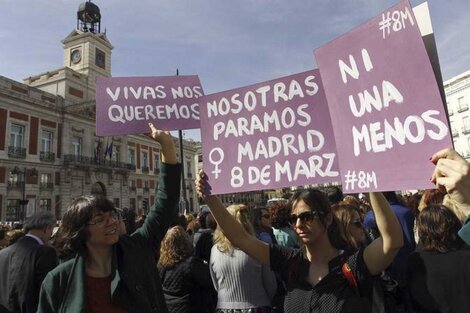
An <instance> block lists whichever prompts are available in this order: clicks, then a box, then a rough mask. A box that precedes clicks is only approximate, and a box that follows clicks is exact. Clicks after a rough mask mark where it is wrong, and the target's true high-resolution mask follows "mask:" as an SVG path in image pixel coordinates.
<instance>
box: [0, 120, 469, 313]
mask: <svg viewBox="0 0 470 313" xmlns="http://www.w3.org/2000/svg"><path fill="white" fill-rule="evenodd" d="M149 127H150V130H151V133H150V136H151V137H152V138H154V139H155V140H156V141H157V142H159V143H160V145H161V146H162V165H161V169H160V174H159V184H158V186H159V187H158V193H157V197H156V202H155V205H154V206H152V208H151V209H150V211H149V212H148V214H147V215H146V216H144V217H143V218H142V217H139V218H138V219H136V216H135V214H132V212H129V210H120V209H118V208H116V207H115V206H114V205H113V203H112V202H111V201H109V200H108V199H106V198H105V197H102V196H97V195H89V196H81V197H79V198H77V199H75V200H74V201H73V203H72V204H71V205H70V207H69V208H68V209H67V211H66V212H65V213H64V215H63V218H62V220H61V221H60V226H59V227H58V228H57V229H56V231H55V232H54V235H53V230H54V228H55V226H56V223H57V221H56V220H55V218H54V216H53V215H52V214H51V213H49V212H40V213H38V214H35V215H33V216H32V217H30V218H29V219H28V220H27V221H26V222H25V224H24V225H22V226H23V227H22V229H12V228H11V227H7V226H1V227H0V273H1V276H0V313H4V312H5V313H10V312H15V313H16V312H21V313H24V312H28V313H29V312H40V313H42V312H44V313H56V312H57V313H58V312H67V313H68V312H72V313H73V312H90V313H94V312H100V313H106V312H129V313H130V312H172V313H177V312H194V313H195V312H202V313H211V312H217V313H228V312H230V313H265V312H286V313H288V312H314V313H317V312H344V313H346V312H374V313H375V312H377V313H387V312H398V313H421V312H423V313H427V312H446V313H447V312H470V298H469V297H468V296H466V290H468V289H469V288H470V248H469V245H470V222H467V221H468V220H467V217H468V216H469V213H470V164H469V163H468V162H466V161H465V159H463V158H462V157H461V156H460V155H459V154H458V153H456V152H455V151H454V150H451V149H446V150H442V151H439V152H437V153H436V154H435V155H433V156H432V157H431V160H430V161H431V162H433V163H434V164H435V170H434V173H433V175H432V181H433V182H434V183H435V184H436V189H433V190H425V191H419V192H416V193H413V194H399V193H396V192H384V193H380V192H371V193H369V194H368V195H366V196H364V197H362V195H361V196H359V195H347V196H344V195H343V193H342V191H341V189H340V188H339V187H329V188H324V189H321V190H320V189H302V190H299V191H297V192H295V193H294V194H293V195H292V196H291V198H290V201H289V203H287V204H286V203H277V204H274V205H269V206H262V207H260V206H256V207H255V206H254V205H253V204H251V203H244V204H232V205H230V206H228V207H227V208H226V207H225V206H224V205H223V204H222V202H221V201H220V200H219V198H218V197H217V196H214V195H210V194H209V192H208V186H210V181H208V179H207V176H206V175H205V174H204V173H203V172H201V173H200V174H199V175H198V178H197V179H196V182H195V184H196V189H197V191H198V194H199V196H200V197H201V199H202V200H203V201H204V202H205V203H206V204H207V205H208V207H209V209H210V211H209V210H204V211H202V212H200V213H199V214H198V215H197V216H194V215H192V214H186V215H178V214H177V212H178V206H177V204H178V201H179V198H180V195H179V191H180V178H181V172H180V171H181V165H180V164H178V162H177V157H176V151H175V147H174V141H173V139H172V137H171V135H169V134H168V133H167V132H163V131H160V130H158V129H156V128H155V127H154V126H153V125H152V124H149ZM17 228H18V227H17Z"/></svg>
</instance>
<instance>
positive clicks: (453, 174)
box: [431, 149, 470, 245]
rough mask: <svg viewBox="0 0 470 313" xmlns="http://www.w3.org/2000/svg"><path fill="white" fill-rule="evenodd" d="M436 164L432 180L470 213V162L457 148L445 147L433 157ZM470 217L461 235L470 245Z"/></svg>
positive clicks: (432, 159) (464, 210) (432, 160)
mask: <svg viewBox="0 0 470 313" xmlns="http://www.w3.org/2000/svg"><path fill="white" fill-rule="evenodd" d="M431 162H432V163H434V164H435V165H436V167H435V168H434V172H433V174H432V178H431V181H432V182H433V183H434V184H436V187H437V188H439V189H440V190H442V191H444V192H446V193H447V195H449V197H450V199H452V201H453V202H454V203H455V204H456V205H458V206H459V208H460V210H461V211H463V212H465V215H466V216H469V215H470V164H469V163H468V162H467V161H466V160H465V159H464V158H463V157H462V156H461V155H460V154H458V153H457V152H456V151H455V150H453V149H443V150H440V151H438V152H436V153H435V154H434V155H433V156H432V157H431ZM469 221H470V218H467V220H466V221H465V224H464V225H463V226H462V229H461V230H460V231H459V236H460V237H461V238H462V239H463V240H464V241H465V242H466V243H467V245H470V222H469Z"/></svg>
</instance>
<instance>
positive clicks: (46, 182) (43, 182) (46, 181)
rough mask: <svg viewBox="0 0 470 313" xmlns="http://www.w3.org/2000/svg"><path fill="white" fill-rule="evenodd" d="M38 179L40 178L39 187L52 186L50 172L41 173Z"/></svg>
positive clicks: (50, 187)
mask: <svg viewBox="0 0 470 313" xmlns="http://www.w3.org/2000/svg"><path fill="white" fill-rule="evenodd" d="M39 179H40V181H39V188H41V189H46V188H49V189H52V188H54V185H53V184H52V174H44V173H41V177H40V178H39Z"/></svg>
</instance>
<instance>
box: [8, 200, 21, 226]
mask: <svg viewBox="0 0 470 313" xmlns="http://www.w3.org/2000/svg"><path fill="white" fill-rule="evenodd" d="M21 213H22V212H21V210H20V200H19V199H8V200H7V214H6V221H7V222H14V221H22V220H23V215H22V214H21Z"/></svg>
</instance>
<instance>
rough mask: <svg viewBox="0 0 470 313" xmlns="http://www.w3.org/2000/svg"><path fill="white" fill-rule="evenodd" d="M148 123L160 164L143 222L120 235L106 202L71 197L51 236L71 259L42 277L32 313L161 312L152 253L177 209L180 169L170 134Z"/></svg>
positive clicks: (116, 218)
mask: <svg viewBox="0 0 470 313" xmlns="http://www.w3.org/2000/svg"><path fill="white" fill-rule="evenodd" d="M149 127H150V130H151V133H150V136H151V137H152V138H153V139H155V140H156V141H157V142H158V143H160V145H161V148H162V149H161V152H162V165H161V168H160V174H159V184H158V186H159V188H158V192H157V199H156V202H155V205H154V206H153V207H152V208H151V209H150V212H149V214H148V216H147V218H146V219H145V222H144V224H143V226H142V227H140V228H139V229H138V230H136V231H135V232H134V233H133V234H131V235H121V236H120V235H119V214H118V213H117V211H116V208H115V207H114V205H113V203H112V202H111V201H109V200H108V199H105V198H103V197H97V196H82V197H79V198H78V199H76V200H74V201H73V203H72V204H71V205H70V207H69V209H68V210H67V212H66V213H65V214H64V216H63V218H62V224H61V226H60V227H59V230H58V231H57V234H56V238H55V246H56V247H57V248H58V251H59V254H60V255H62V256H69V257H71V259H70V260H68V261H66V262H64V263H62V264H61V265H59V266H58V267H57V268H55V269H54V270H52V271H51V272H49V274H48V275H47V276H46V278H45V280H44V282H43V284H42V286H41V292H40V299H39V307H38V312H40V313H49V312H51V313H56V312H60V313H62V312H63V313H65V312H66V313H78V312H88V313H97V312H100V313H104V312H116V313H122V312H128V313H131V312H136V313H137V312H139V313H141V312H167V307H166V304H165V298H164V296H163V291H162V285H161V282H160V278H159V275H158V272H157V266H156V264H155V260H154V254H155V251H157V250H158V249H159V247H160V242H161V240H162V238H163V236H164V235H165V233H166V231H167V229H168V227H169V225H170V222H171V221H172V220H173V219H174V218H176V215H177V212H178V211H177V203H178V200H179V192H180V177H181V168H180V164H177V159H176V151H175V146H174V142H173V138H172V137H171V135H170V134H169V133H168V132H163V131H160V130H157V129H156V128H155V127H154V126H153V124H149Z"/></svg>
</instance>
